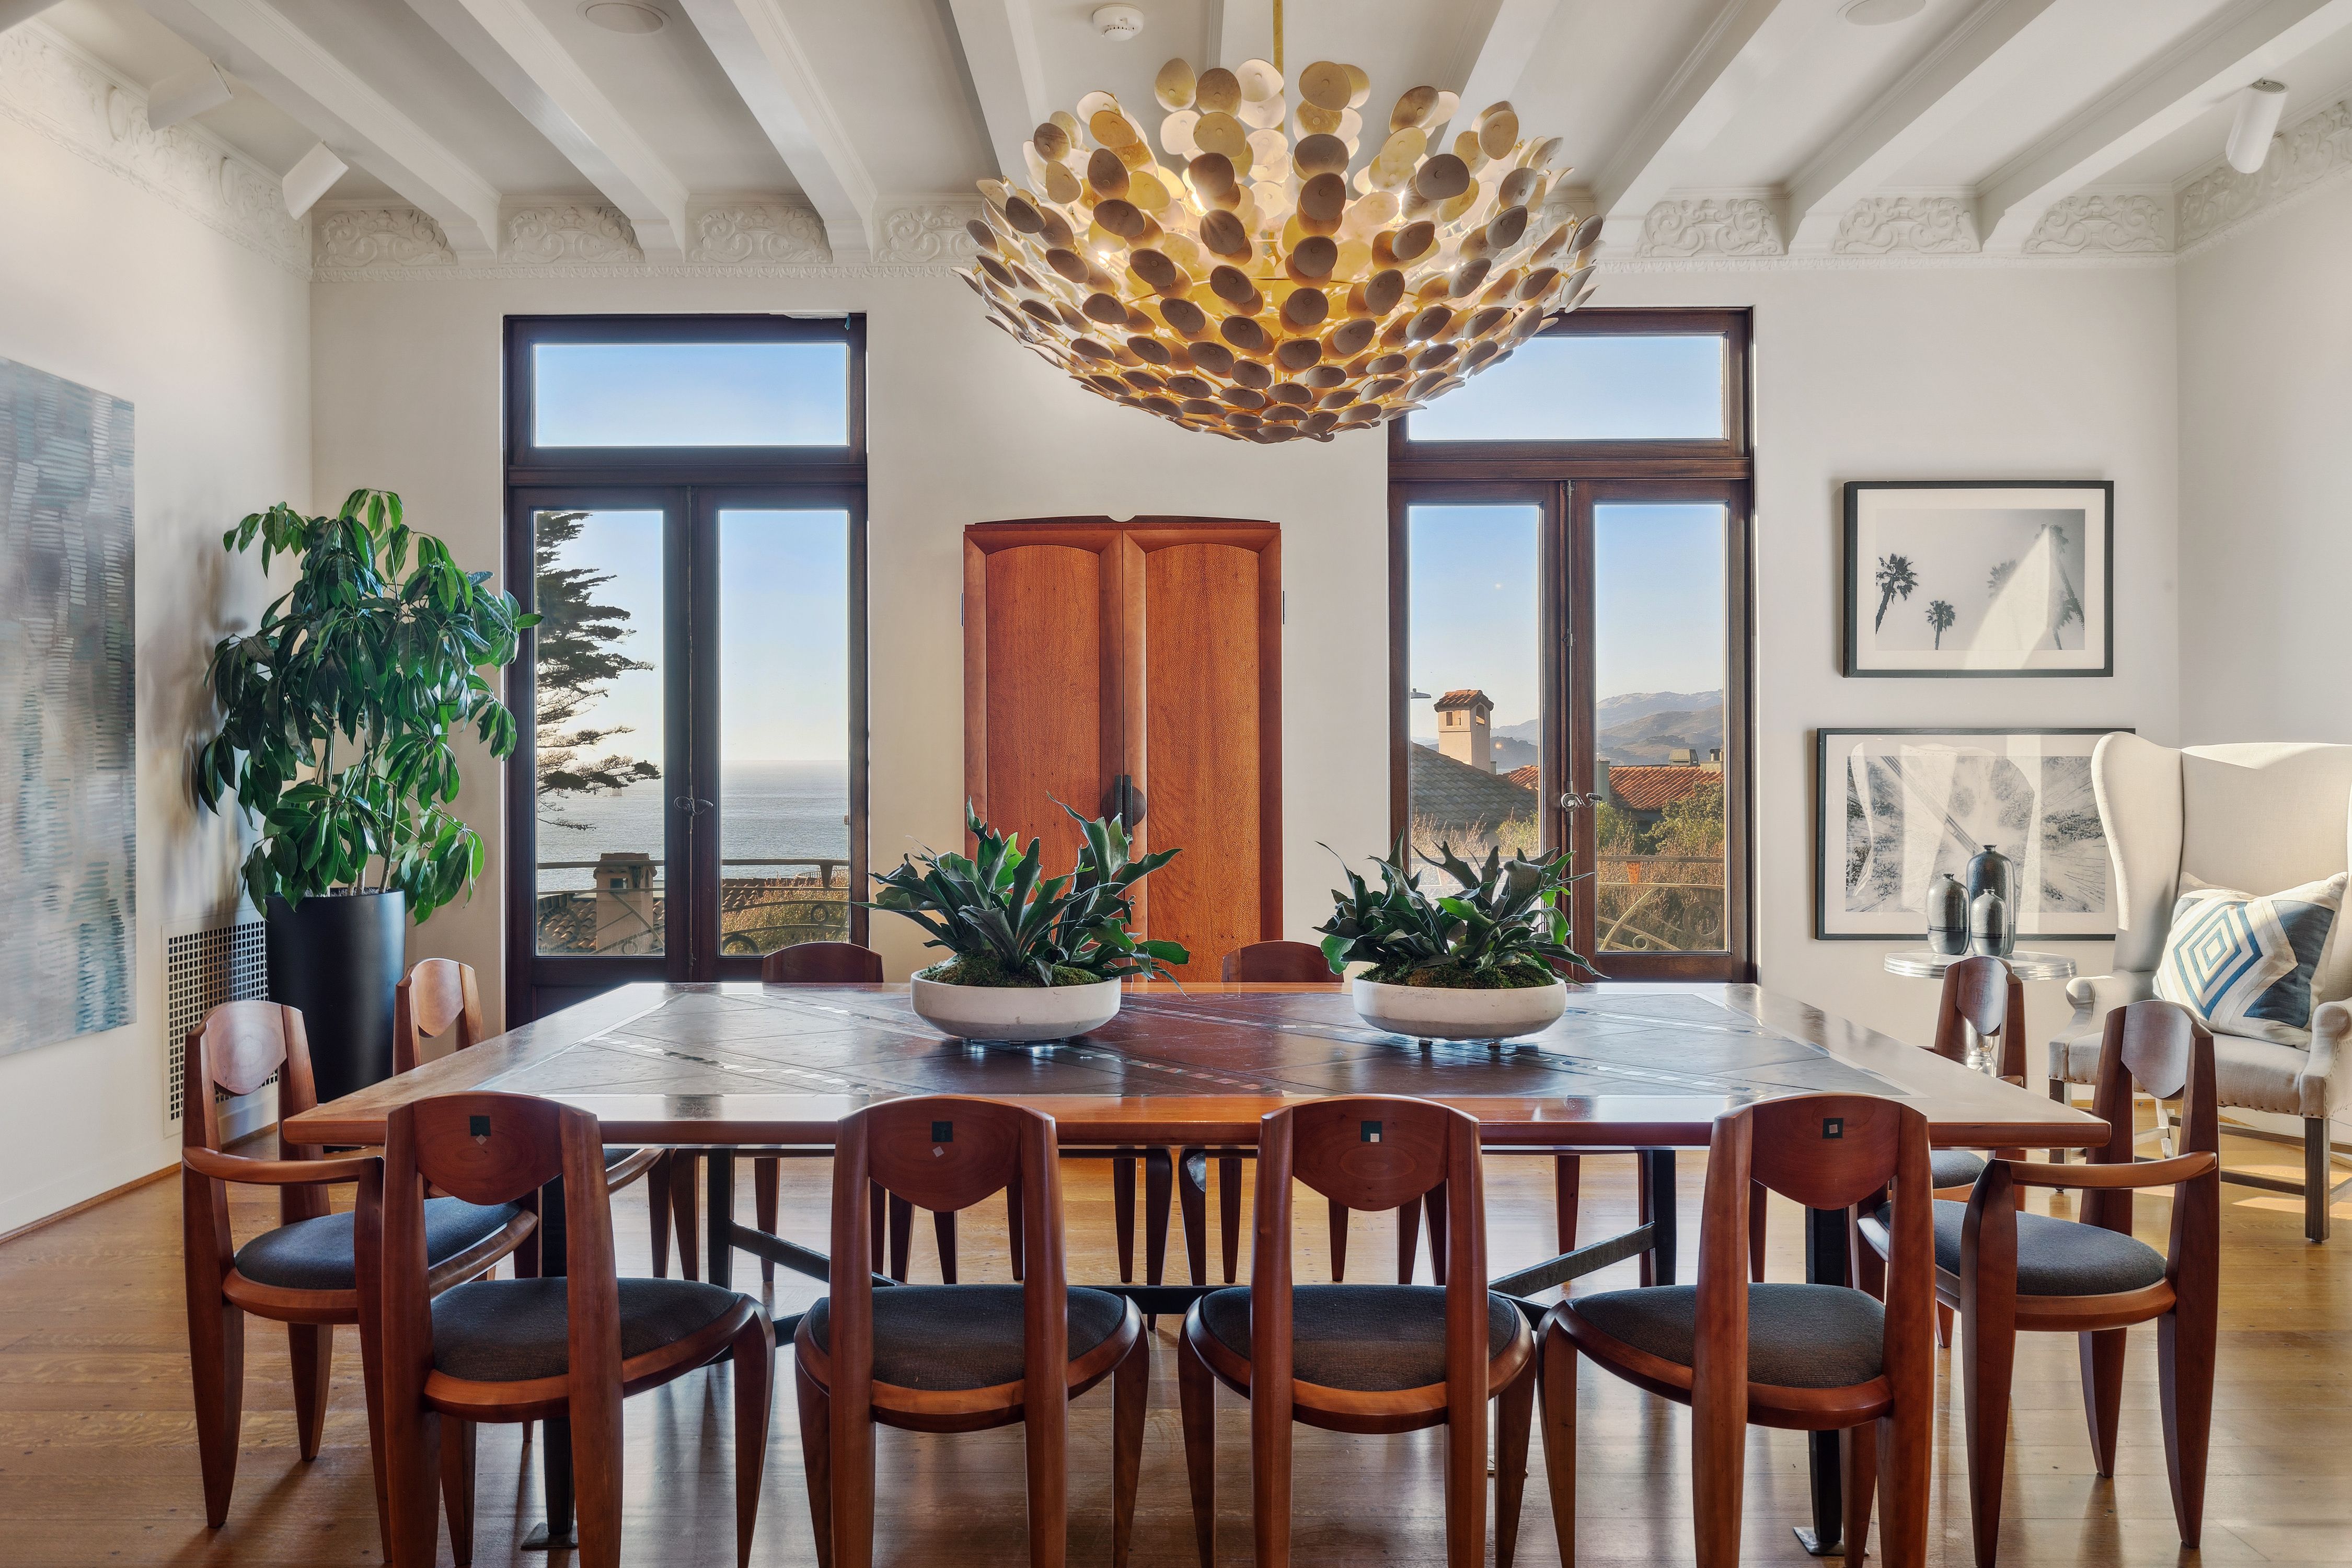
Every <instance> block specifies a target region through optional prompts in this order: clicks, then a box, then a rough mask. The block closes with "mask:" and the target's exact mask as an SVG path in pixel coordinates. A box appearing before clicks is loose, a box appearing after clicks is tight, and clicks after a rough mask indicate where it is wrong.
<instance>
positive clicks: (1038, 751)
mask: <svg viewBox="0 0 2352 1568" xmlns="http://www.w3.org/2000/svg"><path fill="white" fill-rule="evenodd" d="M986 572H987V580H988V589H987V592H988V603H987V617H988V618H987V626H988V633H987V636H988V643H987V647H988V653H987V658H988V664H987V669H988V691H987V726H988V728H987V736H988V740H987V745H988V773H987V779H988V798H987V805H986V811H987V815H988V818H989V821H990V823H991V825H992V826H994V827H996V828H997V829H998V830H999V831H1000V832H1006V833H1010V832H1013V831H1016V830H1017V831H1018V832H1020V833H1021V834H1022V835H1023V836H1024V837H1033V836H1034V837H1039V838H1042V839H1044V840H1045V868H1046V870H1047V871H1048V872H1049V873H1055V874H1060V873H1065V872H1067V871H1068V870H1069V868H1070V867H1071V865H1072V864H1073V863H1074V862H1075V861H1076V858H1077V852H1078V845H1079V843H1080V842H1081V835H1080V833H1079V832H1078V826H1077V824H1076V823H1074V822H1072V821H1071V820H1070V819H1069V817H1068V816H1066V815H1065V814H1064V813H1063V811H1062V808H1061V806H1059V805H1055V801H1057V800H1058V801H1061V802H1064V803H1066V804H1067V805H1069V806H1070V807H1071V808H1072V809H1073V810H1075V811H1077V812H1078V813H1080V814H1081V815H1083V816H1095V815H1096V814H1097V812H1098V811H1099V810H1100V808H1101V805H1102V793H1103V781H1102V742H1103V736H1104V729H1105V725H1106V723H1107V722H1108V723H1109V724H1110V725H1112V726H1114V727H1115V726H1116V725H1117V723H1118V715H1117V714H1116V713H1112V712H1108V711H1107V709H1106V703H1105V700H1104V691H1103V679H1102V671H1103V659H1102V654H1103V638H1104V632H1105V628H1104V626H1103V621H1102V603H1103V595H1102V574H1103V559H1102V557H1101V556H1100V555H1099V554H1097V552H1094V551H1091V550H1078V549H1072V548H1070V547H1068V546H1066V545H1044V544H1035V545H1023V546H1019V547H1017V548H1014V549H1011V550H999V551H995V552H991V553H990V554H989V555H988V557H987V562H986Z"/></svg>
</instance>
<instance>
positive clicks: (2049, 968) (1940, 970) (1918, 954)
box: [1886, 947, 2074, 980]
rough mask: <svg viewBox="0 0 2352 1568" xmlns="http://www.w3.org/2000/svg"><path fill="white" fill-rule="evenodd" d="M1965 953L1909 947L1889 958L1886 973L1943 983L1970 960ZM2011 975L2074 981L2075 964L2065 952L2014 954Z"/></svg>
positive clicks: (2010, 963) (2009, 961)
mask: <svg viewBox="0 0 2352 1568" xmlns="http://www.w3.org/2000/svg"><path fill="white" fill-rule="evenodd" d="M1968 956H1969V955H1968V954H1967V953H1965V952H1935V951H1934V950H1933V949H1930V948H1925V947H1906V948H1904V949H1903V950H1901V951H1900V952H1890V953H1888V954H1887V955H1886V973H1889V974H1906V975H1909V976H1911V977H1912V978H1913V979H1915V980H1941V979H1942V978H1943V977H1944V971H1946V970H1947V969H1949V968H1950V967H1951V966H1952V965H1953V964H1955V963H1958V962H1959V961H1960V960H1961V959H1963V958H1966V957H1968ZM2005 962H2006V963H2008V964H2009V967H2010V972H2011V973H2013V974H2015V975H2016V976H2017V977H2018V978H2019V979H2020V980H2072V979H2074V960H2073V959H2071V958H2068V957H2067V956H2066V955H2065V954H2064V953H2062V952H2023V951H2019V952H2012V953H2011V954H2010V955H2009V957H2008V959H2007V960H2006V961H2005Z"/></svg>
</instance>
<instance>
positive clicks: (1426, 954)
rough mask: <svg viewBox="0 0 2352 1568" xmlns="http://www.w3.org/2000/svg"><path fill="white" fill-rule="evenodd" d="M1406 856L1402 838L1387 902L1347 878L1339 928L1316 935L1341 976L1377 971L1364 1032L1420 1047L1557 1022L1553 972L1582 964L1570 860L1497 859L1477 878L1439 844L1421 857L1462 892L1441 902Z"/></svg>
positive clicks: (1358, 997)
mask: <svg viewBox="0 0 2352 1568" xmlns="http://www.w3.org/2000/svg"><path fill="white" fill-rule="evenodd" d="M1406 853H1407V851H1406V848H1405V842H1404V840H1403V838H1402V837H1399V838H1398V840H1397V846H1396V851H1395V853H1394V854H1393V855H1392V856H1391V858H1388V859H1386V860H1381V861H1377V862H1375V864H1377V865H1378V866H1379V867H1380V868H1381V886H1380V889H1379V891H1377V892H1375V891H1374V890H1373V889H1371V888H1370V887H1369V886H1367V885H1366V883H1365V881H1364V879H1363V878H1361V877H1360V876H1358V875H1356V873H1355V872H1353V871H1346V870H1345V868H1344V867H1343V868H1342V869H1343V871H1344V872H1345V875H1346V877H1347V879H1348V888H1347V890H1346V891H1344V892H1342V891H1339V890H1338V889H1334V890H1333V892H1332V894H1331V898H1332V900H1333V903H1334V905H1335V907H1334V908H1333V910H1332V911H1331V918H1330V920H1328V921H1326V922H1325V923H1324V924H1322V925H1319V926H1318V927H1316V928H1315V929H1316V930H1318V931H1322V932H1323V933H1324V937H1323V955H1324V956H1325V957H1326V958H1328V959H1329V960H1330V963H1331V968H1332V970H1333V972H1334V973H1345V971H1346V968H1347V966H1348V965H1349V964H1351V963H1360V964H1364V965H1366V966H1367V967H1366V968H1365V969H1364V970H1363V971H1362V972H1361V973H1359V974H1358V975H1357V976H1356V979H1355V982H1354V1001H1355V1005H1356V1012H1357V1014H1358V1015H1359V1016H1360V1017H1362V1019H1363V1020H1364V1022H1366V1023H1368V1024H1370V1025H1371V1026H1373V1027H1374V1028H1376V1029H1390V1030H1393V1031H1394V1032H1396V1033H1397V1034H1400V1035H1411V1036H1412V1037H1415V1038H1417V1039H1441V1040H1498V1039H1506V1038H1508V1037H1511V1036H1513V1035H1526V1034H1532V1033H1533V1032H1535V1031H1536V1030H1538V1029H1540V1028H1542V1027H1544V1026H1546V1025H1548V1024H1549V1023H1551V1022H1552V1021H1553V1020H1554V1019H1556V1018H1558V1017H1559V1016H1560V1013H1561V1012H1562V1011H1563V1010H1564V1009H1565V1008H1566V1006H1567V1005H1568V987H1567V985H1566V984H1565V983H1564V982H1562V981H1561V979H1560V977H1559V972H1558V970H1557V969H1556V968H1555V967H1554V965H1556V964H1576V965H1579V966H1582V965H1583V963H1584V960H1583V959H1582V958H1580V957H1579V956H1578V955H1577V953H1576V952H1574V951H1573V950H1572V949H1570V947H1569V946H1568V945H1567V937H1568V911H1567V910H1566V909H1564V908H1563V907H1562V905H1563V902H1564V900H1563V898H1562V894H1563V892H1564V890H1565V889H1566V888H1567V886H1568V884H1569V882H1570V880H1571V879H1570V875H1569V866H1570V859H1569V856H1568V854H1567V852H1566V851H1565V850H1563V851H1560V852H1559V853H1557V854H1554V855H1550V856H1547V857H1545V858H1541V859H1533V860H1531V859H1528V858H1524V857H1521V856H1514V857H1512V858H1510V859H1508V860H1506V859H1504V858H1502V851H1500V850H1499V849H1496V850H1489V851H1488V852H1487V855H1486V865H1485V866H1483V867H1473V866H1472V865H1470V864H1469V863H1468V862H1467V861H1465V860H1463V859H1461V858H1459V857H1457V856H1456V855H1455V854H1454V851H1453V850H1452V849H1451V848H1449V847H1447V846H1445V845H1444V844H1440V845H1439V846H1438V847H1437V855H1436V856H1435V857H1434V858H1431V857H1427V856H1424V857H1423V858H1424V859H1431V861H1432V864H1434V865H1438V866H1442V867H1444V869H1445V871H1446V873H1447V874H1448V875H1449V876H1451V877H1452V878H1453V879H1454V881H1455V882H1456V883H1457V884H1459V887H1460V890H1459V891H1458V892H1455V893H1453V894H1449V895H1444V896H1441V897H1437V898H1432V897H1431V896H1430V895H1428V894H1427V893H1424V892H1423V891H1422V888H1421V874H1420V873H1419V872H1417V871H1411V870H1408V869H1406V864H1407V863H1406V858H1405V857H1406Z"/></svg>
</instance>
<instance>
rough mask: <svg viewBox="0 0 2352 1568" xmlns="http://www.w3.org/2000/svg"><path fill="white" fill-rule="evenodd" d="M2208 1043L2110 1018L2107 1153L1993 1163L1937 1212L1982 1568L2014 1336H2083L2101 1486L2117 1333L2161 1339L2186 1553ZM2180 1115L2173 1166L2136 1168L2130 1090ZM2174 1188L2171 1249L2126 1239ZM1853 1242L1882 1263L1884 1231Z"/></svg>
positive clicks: (2205, 1216)
mask: <svg viewBox="0 0 2352 1568" xmlns="http://www.w3.org/2000/svg"><path fill="white" fill-rule="evenodd" d="M2213 1077H2214V1039H2213V1037H2212V1036H2211V1035H2210V1034H2209V1033H2207V1032H2206V1030H2205V1028H2204V1027H2203V1026H2201V1025H2200V1024H2199V1023H2198V1022H2197V1020H2196V1019H2195V1018H2194V1017H2193V1016H2191V1015H2190V1014H2189V1011H2188V1010H2187V1009H2186V1008H2183V1007H2178V1006H2175V1005H2173V1004H2171V1003H2169V1002H2159V1001H2147V1002H2134V1003H2131V1004H2129V1005H2126V1006H2123V1007H2119V1008H2116V1010H2115V1011H2113V1012H2111V1013H2109V1014H2108V1015H2107V1017H2106V1023H2105V1026H2104V1027H2103V1029H2102V1031H2101V1035H2100V1041H2099V1068H2098V1073H2097V1077H2096V1083H2095V1088H2094V1090H2093V1094H2092V1100H2091V1110H2092V1114H2094V1115H2095V1116H2099V1117H2102V1118H2104V1119H2105V1121H2106V1123H2107V1125H2108V1127H2109V1129H2110V1130H2111V1131H2110V1136H2109V1139H2108V1142H2107V1144H2106V1146H2105V1148H2103V1149H2098V1150H2094V1151H2093V1152H2092V1153H2091V1156H2090V1163H2087V1164H2080V1165H2078V1164H2071V1163H2070V1164H2064V1165H2048V1164H2041V1163H2032V1162H2029V1161H2024V1160H1994V1161H1992V1162H1990V1163H1989V1164H1987V1166H1986V1167H1985V1171H1984V1173H1983V1174H1982V1175H1981V1176H1979V1177H1978V1178H1977V1182H1976V1185H1975V1187H1974V1188H1973V1189H1972V1190H1971V1191H1970V1193H1969V1198H1968V1201H1967V1203H1965V1204H1958V1203H1952V1202H1948V1201H1945V1202H1938V1203H1937V1205H1936V1223H1935V1239H1936V1294H1937V1297H1938V1298H1940V1299H1941V1300H1943V1301H1944V1302H1945V1303H1947V1304H1948V1305H1950V1306H1953V1307H1957V1308H1958V1309H1959V1312H1960V1335H1961V1340H1962V1346H1961V1353H1962V1357H1963V1363H1964V1370H1965V1375H1966V1376H1967V1379H1968V1390H1967V1397H1966V1404H1967V1409H1968V1450H1969V1514H1970V1517H1971V1521H1972V1523H1973V1524H1974V1526H1975V1530H1976V1560H1977V1563H1978V1564H1979V1568H1991V1565H1992V1563H1993V1561H1994V1559H1995V1557H1996V1555H1997V1553H1998V1551H1999V1547H2000V1497H2001V1483H2002V1468H2003V1465H2004V1462H2005V1460H2006V1458H2007V1455H2008V1438H2009V1398H2010V1373H2011V1367H2012V1365H2013V1363H2014V1361H2015V1358H2016V1350H2017V1336H2018V1334H2019V1333H2020V1332H2021V1331H2022V1332H2034V1331H2042V1332H2051V1333H2066V1332H2073V1333H2075V1334H2078V1335H2080V1336H2081V1340H2082V1365H2083V1406H2084V1415H2085V1416H2086V1417H2087V1418H2088V1421H2089V1425H2090V1431H2091V1454H2092V1458H2093V1459H2094V1460H2095V1463H2096V1464H2097V1466H2098V1471H2099V1474H2100V1475H2102V1476H2112V1475H2114V1474H2115V1473H2116V1427H2117V1425H2118V1423H2119V1420H2120V1418H2121V1412H2122V1406H2123V1389H2124V1348H2125V1335H2124V1331H2125V1329H2126V1327H2128V1326H2129V1325H2131V1324H2133V1323H2145V1322H2148V1321H2154V1322H2155V1323H2156V1324H2157V1325H2158V1329H2157V1358H2158V1367H2159V1372H2160V1376H2159V1379H2158V1384H2159V1394H2158V1397H2159V1400H2160V1402H2161V1404H2162V1405H2163V1407H2164V1458H2165V1468H2166V1472H2167V1474H2168V1477H2169V1478H2170V1479H2171V1483H2172V1509H2173V1516H2174V1519H2175V1521H2176V1522H2177V1523H2178V1524H2179V1529H2180V1541H2181V1544H2182V1545H2184V1546H2187V1547H2188V1548H2189V1549H2190V1550H2191V1551H2194V1550H2196V1548H2197V1544H2198V1538H2199V1536H2200V1531H2201V1528H2202V1524H2203V1518H2204V1509H2205V1462H2206V1452H2207V1447H2208V1442H2209V1439H2210V1436H2211V1430H2212V1420H2213V1354H2214V1348H2215V1342H2216V1336H2217V1331H2218V1323H2219V1302H2220V1295H2221V1119H2220V1115H2219V1112H2218V1110H2217V1107H2216V1104H2215V1100H2216V1095H2215V1091H2214V1088H2213ZM2135 1090H2137V1092H2139V1093H2143V1094H2147V1095H2152V1096H2154V1097H2155V1098H2156V1099H2157V1100H2159V1101H2162V1100H2173V1099H2179V1100H2181V1102H2182V1107H2181V1109H2182V1119H2181V1139H2180V1152H2179V1153H2178V1154H2175V1155H2174V1156H2173V1157H2171V1158H2169V1159H2163V1160H2152V1161H2137V1162H2136V1161H2135V1158H2134V1154H2133V1149H2134V1146H2135V1142H2136V1140H2135V1139H2134V1137H2133V1132H2132V1096H2133V1093H2134V1091H2135ZM2029 1187H2065V1188H2072V1189H2074V1190H2077V1191H2079V1192H2081V1193H2082V1194H2083V1206H2082V1215H2083V1217H2082V1218H2081V1219H2080V1220H2067V1219H2058V1218H2054V1217H2050V1216H2046V1215H2033V1214H2020V1213H2019V1212H2018V1204H2017V1199H2018V1198H2019V1197H2021V1196H2022V1195H2023V1193H2024V1191H2025V1189H2027V1188H2029ZM2145 1187H2169V1188H2170V1189H2172V1192H2171V1196H2172V1235H2171V1241H2170V1245H2169V1247H2168V1250H2167V1251H2165V1252H2158V1251H2157V1250H2156V1248H2154V1247H2150V1246H2148V1245H2147V1243H2145V1242H2143V1241H2140V1240H2138V1239H2137V1238H2136V1237H2134V1236H2133V1235H2132V1233H2131V1231H2132V1194H2133V1193H2134V1192H2135V1191H2137V1190H2138V1189H2141V1188H2145ZM1860 1228H1861V1232H1862V1236H1863V1238H1864V1240H1865V1241H1866V1242H1868V1243H1869V1244H1870V1245H1871V1247H1873V1248H1874V1250H1877V1251H1879V1252H1881V1253H1882V1255H1883V1253H1884V1249H1885V1234H1886V1227H1885V1223H1884V1221H1883V1220H1880V1219H1865V1220H1864V1221H1863V1222H1862V1224H1861V1227H1860Z"/></svg>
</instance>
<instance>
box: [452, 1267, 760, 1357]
mask: <svg viewBox="0 0 2352 1568" xmlns="http://www.w3.org/2000/svg"><path fill="white" fill-rule="evenodd" d="M619 1284H620V1298H621V1359H622V1360H624V1361H626V1360H627V1359H628V1358H630V1357H631V1356H640V1355H644V1354H645V1353H646V1352H648V1351H656V1350H659V1349H661V1347H662V1346H664V1345H667V1344H675V1343H677V1342H678V1341H679V1340H682V1339H684V1338H686V1337H687V1336H688V1334H691V1333H693V1332H694V1331H696V1330H698V1329H702V1328H707V1327H709V1325H710V1324H711V1323H713V1322H715V1321H718V1319H719V1318H720V1317H721V1316H723V1315H724V1314H725V1313H726V1312H727V1310H729V1309H730V1308H731V1307H733V1306H734V1305H735V1303H736V1302H737V1301H739V1300H742V1298H741V1297H740V1296H738V1295H736V1293H735V1292H734V1291H732V1290H728V1289H721V1288H720V1287H719V1286H717V1285H706V1284H703V1283H702V1282H701V1281H700V1280H697V1279H623V1280H621V1281H620V1282H619ZM565 1289H566V1286H565V1282H564V1280H563V1278H562V1276H561V1275H558V1276H555V1277H553V1278H551V1279H477V1280H475V1281H474V1282H473V1283H472V1284H470V1285H460V1286H458V1287H457V1289H454V1290H447V1291H444V1292H443V1293H442V1294H441V1295H439V1296H436V1297H435V1298H434V1300H433V1368H434V1370H435V1371H436V1372H445V1373H448V1374H449V1375H450V1376H452V1377H463V1378H469V1379H472V1380H473V1381H475V1382H478V1383H521V1382H523V1381H525V1380H526V1379H529V1378H534V1377H562V1375H563V1374H564V1373H565V1372H566V1371H568V1370H569V1369H570V1367H571V1364H572V1351H571V1345H570V1343H569V1341H568V1338H567V1336H568V1334H569V1332H570V1329H571V1313H570V1311H569V1310H568V1304H567V1302H566V1300H565V1299H564V1298H565Z"/></svg>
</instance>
